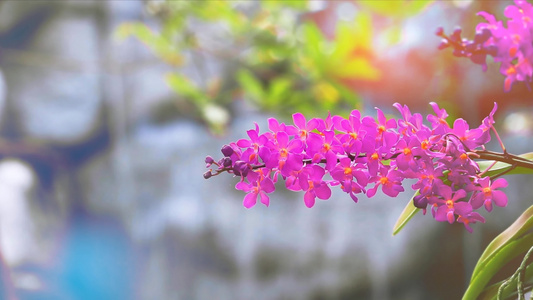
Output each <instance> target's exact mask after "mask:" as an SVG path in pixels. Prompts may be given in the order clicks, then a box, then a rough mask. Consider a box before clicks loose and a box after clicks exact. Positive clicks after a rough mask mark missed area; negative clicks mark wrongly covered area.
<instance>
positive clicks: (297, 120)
mask: <svg viewBox="0 0 533 300" xmlns="http://www.w3.org/2000/svg"><path fill="white" fill-rule="evenodd" d="M292 121H293V122H294V125H296V126H297V127H298V128H300V129H305V125H307V124H306V123H307V121H306V120H305V116H304V115H302V114H301V113H295V114H293V115H292Z"/></svg>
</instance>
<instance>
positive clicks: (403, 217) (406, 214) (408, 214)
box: [392, 191, 420, 235]
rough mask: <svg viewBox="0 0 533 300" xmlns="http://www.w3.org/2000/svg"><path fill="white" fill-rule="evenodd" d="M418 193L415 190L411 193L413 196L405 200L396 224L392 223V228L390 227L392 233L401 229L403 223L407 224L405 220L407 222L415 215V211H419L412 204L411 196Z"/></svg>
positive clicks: (396, 232)
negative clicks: (405, 203)
mask: <svg viewBox="0 0 533 300" xmlns="http://www.w3.org/2000/svg"><path fill="white" fill-rule="evenodd" d="M419 194H420V193H419V192H418V191H417V192H416V193H415V194H414V195H413V197H411V200H409V202H407V205H406V206H405V208H404V209H403V211H402V213H401V214H400V217H399V218H398V220H397V221H396V224H394V228H393V229H392V235H396V234H398V232H400V230H402V228H403V227H404V226H405V224H407V222H409V220H411V219H412V218H413V217H414V216H415V215H416V213H417V212H418V211H420V209H419V208H417V207H416V206H414V205H413V198H414V197H415V196H417V195H419Z"/></svg>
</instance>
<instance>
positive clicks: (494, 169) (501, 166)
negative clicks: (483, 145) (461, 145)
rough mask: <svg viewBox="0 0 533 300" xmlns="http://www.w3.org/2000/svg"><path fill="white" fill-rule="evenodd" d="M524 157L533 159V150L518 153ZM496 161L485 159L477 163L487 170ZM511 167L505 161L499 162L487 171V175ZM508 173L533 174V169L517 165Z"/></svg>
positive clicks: (481, 168)
mask: <svg viewBox="0 0 533 300" xmlns="http://www.w3.org/2000/svg"><path fill="white" fill-rule="evenodd" d="M518 156H520V157H522V158H525V159H528V160H531V161H533V152H529V153H524V154H520V155H518ZM493 162H494V161H492V160H484V161H477V164H478V165H479V168H480V170H481V171H482V172H483V171H484V170H486V169H487V168H488V167H489V166H490V165H491V164H492V163H493ZM510 167H511V165H510V164H508V163H504V162H497V163H496V164H495V165H494V166H493V167H492V168H490V170H489V171H488V172H487V173H486V174H487V176H493V175H496V174H498V173H501V172H503V171H505V170H507V169H509V168H510ZM506 174H533V170H532V169H529V168H523V167H516V168H515V169H513V170H511V171H510V172H509V173H506Z"/></svg>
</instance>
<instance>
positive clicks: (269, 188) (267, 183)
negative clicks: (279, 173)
mask: <svg viewBox="0 0 533 300" xmlns="http://www.w3.org/2000/svg"><path fill="white" fill-rule="evenodd" d="M261 189H262V190H263V191H265V192H266V193H272V192H273V191H274V190H275V189H276V188H275V187H274V183H273V182H272V180H271V179H270V178H265V179H263V181H261Z"/></svg>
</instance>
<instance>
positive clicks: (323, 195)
mask: <svg viewBox="0 0 533 300" xmlns="http://www.w3.org/2000/svg"><path fill="white" fill-rule="evenodd" d="M314 191H315V194H316V196H317V197H318V198H319V199H322V200H327V199H329V197H331V189H330V188H329V186H328V185H327V184H321V185H320V186H318V187H316V188H315V189H314Z"/></svg>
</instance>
